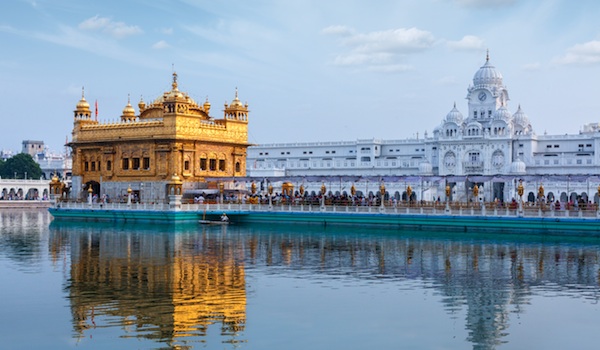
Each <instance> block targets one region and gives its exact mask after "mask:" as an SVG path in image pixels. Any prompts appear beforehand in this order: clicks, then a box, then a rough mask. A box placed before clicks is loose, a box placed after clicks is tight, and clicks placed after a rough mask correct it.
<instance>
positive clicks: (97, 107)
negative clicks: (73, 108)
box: [96, 100, 98, 121]
mask: <svg viewBox="0 0 600 350" xmlns="http://www.w3.org/2000/svg"><path fill="white" fill-rule="evenodd" d="M96 121H98V100H96Z"/></svg>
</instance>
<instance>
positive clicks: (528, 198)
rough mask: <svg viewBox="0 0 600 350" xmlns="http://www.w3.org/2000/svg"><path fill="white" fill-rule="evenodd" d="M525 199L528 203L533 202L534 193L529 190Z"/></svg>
mask: <svg viewBox="0 0 600 350" xmlns="http://www.w3.org/2000/svg"><path fill="white" fill-rule="evenodd" d="M527 201H528V202H530V203H535V194H533V192H529V194H528V195H527Z"/></svg>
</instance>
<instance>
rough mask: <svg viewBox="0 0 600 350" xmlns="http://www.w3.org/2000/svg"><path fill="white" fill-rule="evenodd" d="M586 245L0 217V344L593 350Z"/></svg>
mask: <svg viewBox="0 0 600 350" xmlns="http://www.w3.org/2000/svg"><path fill="white" fill-rule="evenodd" d="M599 279H600V240H599V239H598V238H559V237H544V236H526V235H497V234H486V233H485V232H480V233H472V234H471V233H470V234H465V233H453V232H419V231H399V230H382V229H374V228H361V227H331V226H327V227H321V226H299V225H293V226H292V225H251V226H250V225H248V226H235V225H231V226H229V227H201V226H198V225H195V224H190V225H181V226H176V227H175V226H166V225H165V226H160V225H154V226H153V225H139V224H138V225H133V224H127V225H126V224H76V223H58V222H52V221H51V217H50V216H49V215H48V214H47V213H46V212H45V211H24V212H23V211H3V212H1V213H0V310H1V314H0V342H1V343H0V348H10V349H34V348H39V349H42V348H43V349H69V348H78V349H527V348H529V349H565V348H577V349H597V348H598V346H599V344H600V332H599V331H598V330H599V329H600V306H599V304H598V301H599V299H600V286H599Z"/></svg>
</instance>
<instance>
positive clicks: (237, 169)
mask: <svg viewBox="0 0 600 350" xmlns="http://www.w3.org/2000/svg"><path fill="white" fill-rule="evenodd" d="M235 172H236V173H239V172H240V162H235Z"/></svg>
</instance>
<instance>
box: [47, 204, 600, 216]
mask: <svg viewBox="0 0 600 350" xmlns="http://www.w3.org/2000/svg"><path fill="white" fill-rule="evenodd" d="M54 207H55V208H63V209H88V210H144V211H186V212H190V211H192V212H198V213H218V212H222V211H224V212H229V213H236V212H238V213H251V212H287V213H294V212H322V213H348V214H352V213H356V214H368V213H371V214H383V215H402V214H406V215H451V216H497V217H530V218H536V217H548V218H568V217H570V218H588V219H599V218H600V211H599V210H597V209H596V208H595V207H594V206H590V207H589V208H586V209H579V208H570V209H555V208H554V206H550V205H548V206H534V207H529V206H524V207H523V208H522V210H520V209H519V208H518V207H517V208H514V207H512V206H505V207H498V206H495V205H493V203H491V205H457V204H456V203H455V205H452V206H450V205H449V206H448V207H446V206H445V205H435V206H416V205H415V206H409V205H406V206H395V207H394V206H385V205H384V206H381V205H380V206H343V205H341V206H340V205H324V206H323V205H314V204H276V205H269V204H260V203H259V204H249V203H245V204H240V203H223V204H220V203H216V204H214V203H204V204H181V205H178V206H174V205H170V204H166V203H132V204H127V203H91V204H90V203H86V202H58V203H55V204H54Z"/></svg>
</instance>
